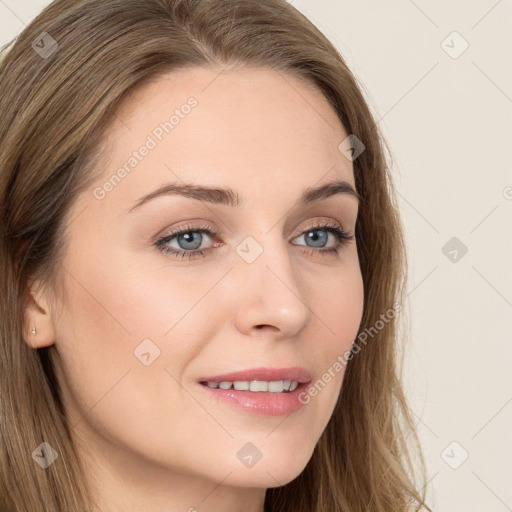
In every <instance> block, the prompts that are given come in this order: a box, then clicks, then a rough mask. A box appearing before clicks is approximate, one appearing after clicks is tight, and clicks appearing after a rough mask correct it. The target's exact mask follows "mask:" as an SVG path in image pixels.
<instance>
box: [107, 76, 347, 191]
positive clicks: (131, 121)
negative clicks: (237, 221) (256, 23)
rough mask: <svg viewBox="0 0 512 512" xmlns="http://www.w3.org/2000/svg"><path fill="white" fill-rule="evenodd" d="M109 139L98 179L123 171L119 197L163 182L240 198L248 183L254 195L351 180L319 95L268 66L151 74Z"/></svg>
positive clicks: (335, 126) (338, 130) (331, 115)
mask: <svg viewBox="0 0 512 512" xmlns="http://www.w3.org/2000/svg"><path fill="white" fill-rule="evenodd" d="M106 136H107V140H106V141H105V142H106V145H105V147H106V148H108V150H107V151H106V154H105V161H104V168H105V172H104V173H103V175H102V176H101V178H100V179H99V180H98V183H104V182H105V180H108V179H109V177H111V176H112V173H115V172H116V171H117V170H119V169H122V168H124V169H125V171H127V172H122V173H121V174H122V175H123V178H122V183H119V186H117V185H116V189H117V188H119V189H120V188H122V189H123V193H122V194H120V193H118V190H116V191H115V195H116V196H118V199H121V196H124V197H125V199H131V200H133V198H134V197H135V196H137V197H139V196H140V195H142V193H144V192H149V191H150V188H152V187H153V185H161V184H162V183H164V182H165V181H169V180H171V181H179V180H185V181H187V182H197V183H201V184H210V185H216V186H230V187H231V188H235V189H239V190H242V196H245V195H246V192H243V189H244V188H246V189H247V186H248V184H249V183H250V188H251V191H255V192H256V191H257V190H259V189H261V190H262V189H266V190H269V189H272V190H280V191H284V192H291V191H292V190H293V189H294V187H295V186H296V188H297V190H299V189H300V190H302V189H303V188H304V186H311V185H313V184H314V183H317V182H319V181H322V177H323V176H325V178H326V179H327V178H329V177H331V178H332V177H338V178H341V179H344V180H346V181H348V182H349V183H352V184H353V174H352V164H351V162H350V161H349V160H348V159H347V158H345V157H344V156H343V155H342V154H341V153H340V151H339V149H338V146H339V144H340V143H341V142H342V141H343V140H344V139H345V138H346V136H347V134H346V132H345V130H344V129H343V127H342V125H341V122H340V120H339V118H338V117H337V115H336V113H335V112H334V111H333V109H332V108H331V106H330V105H329V103H328V101H327V100H326V98H325V97H324V96H323V94H322V93H321V91H320V90H318V89H317V88H316V87H315V86H314V85H313V84H310V83H309V82H307V81H305V80H304V79H298V78H297V77H295V76H293V75H290V74H287V73H284V72H282V71H276V70H273V69H270V68H236V69H229V70H227V69H222V68H198V67H193V68H185V69H179V70H176V71H173V72H171V73H168V74H166V75H163V76H160V77H158V78H155V79H153V80H152V81H151V82H150V83H148V84H146V85H144V86H143V87H141V88H139V89H137V90H136V91H134V92H133V93H131V94H130V95H129V96H127V97H126V98H125V100H124V101H123V102H122V104H121V106H120V108H118V110H117V112H116V115H115V116H114V120H113V122H112V124H111V126H110V127H109V129H108V130H107V132H106ZM144 148H146V149H144ZM147 148H149V149H147ZM324 181H325V180H324ZM112 195H114V194H112Z"/></svg>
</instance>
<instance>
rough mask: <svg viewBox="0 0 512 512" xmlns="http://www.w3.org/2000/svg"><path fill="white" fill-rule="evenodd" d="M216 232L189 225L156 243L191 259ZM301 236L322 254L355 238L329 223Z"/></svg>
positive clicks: (308, 248)
mask: <svg viewBox="0 0 512 512" xmlns="http://www.w3.org/2000/svg"><path fill="white" fill-rule="evenodd" d="M329 233H330V234H332V235H333V236H334V246H332V247H328V248H325V247H326V245H327V243H328V241H329ZM216 234H217V232H216V231H215V230H214V229H212V228H211V227H210V226H208V225H202V226H192V225H187V226H183V227H181V228H178V229H176V230H174V231H172V232H171V233H169V234H167V235H165V236H164V237H163V238H161V239H159V240H158V241H157V242H156V243H155V246H156V247H157V248H158V249H159V250H160V251H161V252H163V253H165V254H170V255H171V256H173V257H175V258H187V259H191V258H193V257H196V256H204V253H205V252H207V251H209V250H211V247H210V248H206V249H200V247H201V245H202V243H203V241H204V238H205V235H206V236H207V237H209V238H212V237H214V236H215V235H216ZM300 237H305V241H306V244H308V243H311V245H307V246H306V247H305V249H304V250H306V251H307V252H309V253H311V254H312V255H318V254H320V255H322V256H325V255H335V254H338V252H339V251H340V249H341V247H342V246H343V245H344V244H345V243H346V242H347V241H349V240H353V239H355V235H348V234H347V233H346V232H345V231H344V230H343V229H342V228H341V227H339V226H337V225H336V224H329V223H324V224H322V225H316V226H311V227H310V228H308V229H306V230H304V231H302V233H301V234H300V235H299V236H297V237H295V239H297V238H300ZM295 239H294V240H295ZM173 241H175V243H176V244H177V245H178V247H173V246H171V245H169V244H170V243H172V242H173ZM294 245H297V244H294ZM298 245H301V244H298Z"/></svg>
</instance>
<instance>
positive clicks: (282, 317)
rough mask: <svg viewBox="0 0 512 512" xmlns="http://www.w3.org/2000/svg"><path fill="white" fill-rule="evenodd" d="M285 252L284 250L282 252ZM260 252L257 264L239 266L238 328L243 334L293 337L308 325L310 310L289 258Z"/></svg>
mask: <svg viewBox="0 0 512 512" xmlns="http://www.w3.org/2000/svg"><path fill="white" fill-rule="evenodd" d="M285 253H286V251H285ZM266 256H267V257H265V254H264V253H263V254H262V255H260V257H259V258H258V259H257V261H255V262H253V263H252V264H250V265H248V266H246V267H245V268H244V267H243V266H242V269H243V271H244V275H243V276H242V277H241V279H240V281H239V282H240V283H241V284H240V285H239V291H240V294H239V295H238V311H237V316H236V318H237V325H238V329H239V330H240V331H242V332H244V333H246V334H252V335H254V334H255V333H256V334H258V335H259V334H261V333H263V332H268V333H270V334H272V335H278V336H280V337H293V336H296V335H297V334H298V333H299V332H300V331H301V330H302V329H303V328H304V326H305V325H307V323H308V321H309V318H310V315H311V310H310V308H309V307H308V305H307V304H306V297H305V293H304V291H303V290H302V289H301V286H300V281H299V279H300V278H299V277H298V276H297V274H298V273H297V272H296V270H294V269H293V268H292V264H291V262H290V259H289V255H288V254H286V257H285V258H282V253H281V256H280V258H279V259H277V258H274V257H272V265H270V264H269V261H268V260H269V259H271V258H270V255H269V254H267V255H266Z"/></svg>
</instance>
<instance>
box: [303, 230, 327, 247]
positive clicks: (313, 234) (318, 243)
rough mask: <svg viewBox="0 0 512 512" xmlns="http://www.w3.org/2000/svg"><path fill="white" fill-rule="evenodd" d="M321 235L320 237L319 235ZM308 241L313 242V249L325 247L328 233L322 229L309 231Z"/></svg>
mask: <svg viewBox="0 0 512 512" xmlns="http://www.w3.org/2000/svg"><path fill="white" fill-rule="evenodd" d="M318 233H320V235H318ZM307 240H309V241H312V242H313V244H315V245H313V247H323V246H324V243H325V242H326V241H327V233H326V232H325V231H322V230H320V229H315V230H313V231H309V233H308V236H307Z"/></svg>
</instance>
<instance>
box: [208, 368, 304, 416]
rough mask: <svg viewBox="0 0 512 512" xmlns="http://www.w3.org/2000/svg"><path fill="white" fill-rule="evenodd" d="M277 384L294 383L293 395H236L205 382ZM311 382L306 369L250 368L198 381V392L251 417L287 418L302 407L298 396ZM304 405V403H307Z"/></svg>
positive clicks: (238, 393)
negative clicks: (279, 382)
mask: <svg viewBox="0 0 512 512" xmlns="http://www.w3.org/2000/svg"><path fill="white" fill-rule="evenodd" d="M237 380H238V381H252V380H265V381H268V382H270V381H278V380H292V381H293V380H296V381H298V382H299V385H298V386H297V388H296V389H295V390H294V391H290V392H283V393H272V392H270V391H267V392H252V391H238V390H236V389H220V388H210V387H208V386H206V384H203V383H206V382H226V381H227V382H235V381H237ZM309 382H311V374H310V373H309V372H308V371H307V370H306V369H305V368H299V367H292V368H253V369H251V370H243V371H239V372H234V373H225V374H222V375H215V376H210V377H204V378H201V379H199V380H198V383H199V385H200V388H201V389H202V390H204V392H205V393H208V395H209V396H210V397H211V398H213V399H214V400H218V401H220V402H226V403H228V404H230V405H233V406H235V407H238V408H241V409H243V410H244V411H245V412H248V413H251V414H258V415H262V416H282V415H285V414H290V413H292V412H294V411H296V410H298V409H300V408H301V407H303V406H304V405H305V403H304V402H302V401H301V400H300V397H301V394H303V392H304V390H305V389H306V388H307V385H308V383H309ZM306 403H307V402H306Z"/></svg>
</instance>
